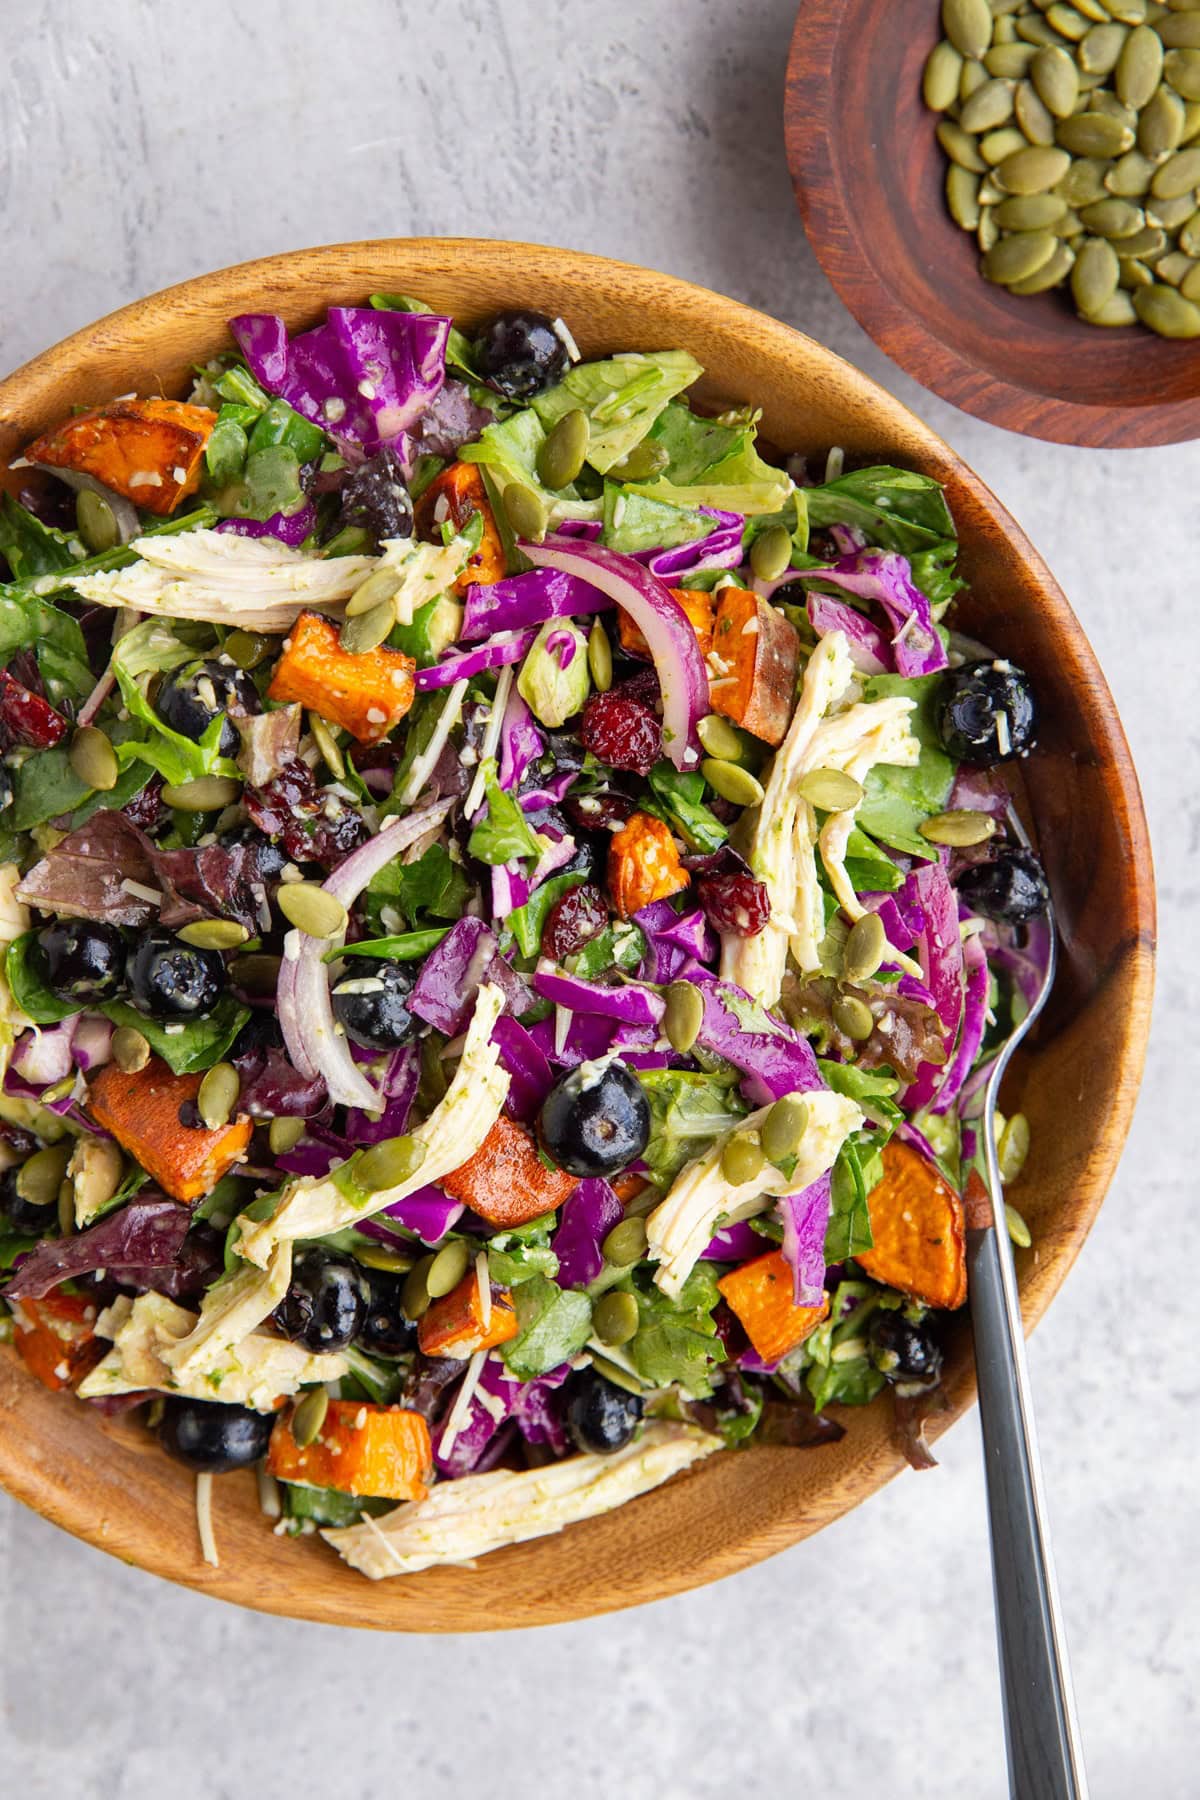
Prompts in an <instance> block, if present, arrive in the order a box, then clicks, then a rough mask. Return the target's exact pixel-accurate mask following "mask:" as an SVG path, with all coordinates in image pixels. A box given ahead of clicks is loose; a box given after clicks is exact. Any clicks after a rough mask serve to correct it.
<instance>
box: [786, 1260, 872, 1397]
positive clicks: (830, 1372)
mask: <svg viewBox="0 0 1200 1800" xmlns="http://www.w3.org/2000/svg"><path fill="white" fill-rule="evenodd" d="M880 1299H881V1296H880V1293H879V1289H878V1288H875V1287H873V1286H872V1285H871V1284H870V1283H869V1282H865V1281H840V1282H839V1283H838V1285H837V1288H836V1290H835V1291H834V1294H833V1298H832V1301H831V1304H830V1309H829V1317H828V1319H826V1320H825V1322H824V1323H823V1324H822V1325H819V1326H818V1327H817V1329H816V1330H815V1331H814V1332H812V1333H810V1335H809V1336H808V1337H807V1338H806V1339H805V1341H804V1344H803V1345H802V1347H801V1353H800V1357H799V1361H800V1366H801V1367H807V1374H806V1376H805V1386H806V1387H807V1388H808V1391H809V1393H810V1395H811V1396H812V1401H813V1404H814V1406H815V1407H816V1409H817V1411H818V1412H820V1411H821V1409H822V1407H825V1406H829V1405H831V1404H832V1403H833V1402H834V1401H837V1402H838V1403H839V1404H840V1405H842V1406H866V1405H867V1404H868V1402H869V1401H871V1400H873V1399H874V1398H875V1396H876V1394H878V1393H879V1392H880V1390H881V1389H882V1388H883V1386H884V1384H885V1383H884V1377H883V1376H882V1375H881V1374H880V1372H879V1370H878V1369H877V1368H876V1367H875V1365H874V1363H872V1362H871V1361H870V1359H869V1357H868V1356H867V1355H866V1336H865V1327H866V1325H867V1323H868V1320H869V1319H870V1316H871V1314H872V1313H873V1312H874V1311H875V1310H876V1308H877V1306H878V1305H879V1304H880ZM852 1302H853V1303H854V1304H853V1305H852V1304H851V1303H852ZM860 1345H861V1349H860V1350H859V1353H858V1354H857V1355H853V1354H849V1355H848V1354H847V1352H848V1351H853V1350H854V1349H855V1348H856V1347H858V1346H860Z"/></svg>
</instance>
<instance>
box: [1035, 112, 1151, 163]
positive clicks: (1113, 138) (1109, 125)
mask: <svg viewBox="0 0 1200 1800" xmlns="http://www.w3.org/2000/svg"><path fill="white" fill-rule="evenodd" d="M1054 135H1055V137H1056V138H1057V139H1058V142H1059V143H1060V144H1061V145H1062V147H1063V149H1064V150H1069V151H1070V152H1071V153H1072V155H1074V156H1122V155H1123V154H1124V153H1125V151H1126V150H1131V149H1132V148H1133V142H1134V138H1135V136H1136V133H1135V132H1134V131H1133V129H1132V128H1131V127H1130V126H1128V125H1126V124H1125V123H1124V122H1123V121H1122V120H1121V119H1114V118H1112V117H1110V115H1109V114H1108V113H1104V112H1095V111H1092V112H1081V113H1076V114H1075V115H1074V117H1072V118H1070V119H1060V120H1059V123H1058V127H1057V129H1056V131H1055V134H1054Z"/></svg>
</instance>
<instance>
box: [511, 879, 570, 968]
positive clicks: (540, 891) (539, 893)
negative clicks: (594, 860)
mask: <svg viewBox="0 0 1200 1800" xmlns="http://www.w3.org/2000/svg"><path fill="white" fill-rule="evenodd" d="M586 880H587V876H586V875H584V874H583V873H582V872H579V871H577V872H576V873H575V874H573V875H551V876H550V877H549V879H548V880H546V881H543V882H541V883H540V884H539V885H538V886H537V887H535V888H534V890H533V892H532V894H530V896H529V898H528V900H527V901H526V902H525V904H524V906H518V907H517V908H516V909H515V911H513V912H510V913H509V915H508V917H507V919H505V920H504V924H505V926H506V928H507V929H508V930H509V931H511V932H512V934H513V937H514V938H515V939H516V942H517V948H518V949H519V950H520V952H521V954H522V955H523V956H536V955H537V953H538V951H539V949H540V948H541V943H542V931H543V928H544V926H545V923H546V916H547V914H548V913H549V911H550V908H551V907H552V906H553V905H554V903H555V901H556V900H561V899H562V897H563V895H564V894H568V893H570V891H571V889H572V888H576V887H579V886H581V885H582V883H583V882H584V881H586Z"/></svg>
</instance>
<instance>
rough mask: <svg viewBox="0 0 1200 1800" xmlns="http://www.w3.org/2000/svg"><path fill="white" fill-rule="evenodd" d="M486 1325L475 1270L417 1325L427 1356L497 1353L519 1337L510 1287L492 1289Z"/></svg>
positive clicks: (418, 1340)
mask: <svg viewBox="0 0 1200 1800" xmlns="http://www.w3.org/2000/svg"><path fill="white" fill-rule="evenodd" d="M491 1297H492V1304H491V1313H490V1316H489V1318H488V1321H487V1323H486V1325H485V1324H484V1319H483V1306H482V1303H481V1299H480V1294H479V1280H478V1277H477V1276H476V1274H475V1271H474V1269H472V1270H471V1272H470V1274H468V1275H464V1276H463V1278H462V1280H461V1281H460V1282H459V1284H458V1286H457V1287H456V1288H451V1290H450V1292H449V1293H448V1294H445V1295H443V1297H442V1298H441V1299H440V1300H435V1301H434V1302H433V1304H432V1306H430V1307H429V1309H428V1310H427V1311H426V1313H425V1314H424V1316H423V1317H422V1319H421V1322H420V1324H419V1325H418V1326H417V1343H418V1344H419V1345H420V1347H421V1349H422V1351H423V1352H424V1354H425V1355H426V1356H459V1357H465V1356H474V1354H475V1352H476V1351H477V1350H494V1349H495V1348H496V1346H497V1344H507V1342H508V1340H509V1339H510V1338H515V1337H516V1335H517V1315H516V1312H515V1311H514V1309H513V1304H512V1295H511V1294H510V1293H509V1291H508V1289H507V1288H492V1290H491Z"/></svg>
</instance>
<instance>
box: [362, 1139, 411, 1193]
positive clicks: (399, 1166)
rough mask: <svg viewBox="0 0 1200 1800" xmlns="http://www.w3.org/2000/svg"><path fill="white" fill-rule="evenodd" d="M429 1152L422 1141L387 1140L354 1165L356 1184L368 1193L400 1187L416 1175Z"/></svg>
mask: <svg viewBox="0 0 1200 1800" xmlns="http://www.w3.org/2000/svg"><path fill="white" fill-rule="evenodd" d="M425 1156H426V1150H425V1146H424V1144H423V1143H422V1142H421V1140H420V1138H415V1137H409V1136H408V1135H407V1134H406V1135H404V1136H402V1137H394V1138H384V1140H383V1142H382V1143H379V1144H372V1145H371V1148H370V1149H369V1150H364V1151H363V1153H362V1155H361V1156H360V1157H359V1158H358V1160H357V1161H356V1162H355V1164H354V1183H355V1186H356V1187H360V1188H362V1189H363V1190H364V1192H366V1193H368V1194H378V1193H382V1192H383V1190H384V1189H385V1188H394V1187H399V1186H400V1184H401V1182H402V1181H407V1180H408V1178H409V1176H410V1175H415V1174H416V1172H417V1170H418V1169H419V1168H420V1166H421V1164H422V1163H423V1162H424V1161H425Z"/></svg>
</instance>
